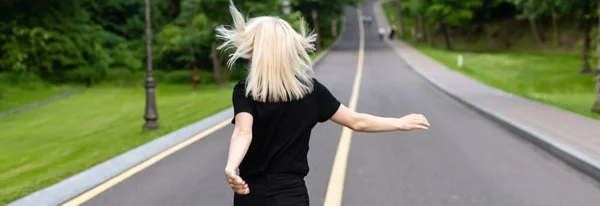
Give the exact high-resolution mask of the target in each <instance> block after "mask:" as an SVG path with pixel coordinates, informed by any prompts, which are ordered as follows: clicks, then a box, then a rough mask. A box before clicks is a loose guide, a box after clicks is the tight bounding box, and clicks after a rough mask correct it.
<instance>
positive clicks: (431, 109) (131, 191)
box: [85, 2, 600, 206]
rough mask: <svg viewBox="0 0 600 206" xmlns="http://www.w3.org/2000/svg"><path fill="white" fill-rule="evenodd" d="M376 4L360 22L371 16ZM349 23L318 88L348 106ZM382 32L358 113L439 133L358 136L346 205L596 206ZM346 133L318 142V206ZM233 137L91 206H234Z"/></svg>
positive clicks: (314, 189) (319, 131)
mask: <svg viewBox="0 0 600 206" xmlns="http://www.w3.org/2000/svg"><path fill="white" fill-rule="evenodd" d="M371 3H372V2H371ZM371 3H369V5H365V6H364V8H363V12H364V13H365V14H368V15H371V16H374V14H373V11H372V4H371ZM346 13H347V18H346V20H347V21H346V29H347V31H346V33H345V35H344V36H343V37H342V38H343V39H342V40H341V42H340V44H339V46H338V47H337V48H334V49H333V51H332V52H331V53H330V54H329V55H328V56H327V57H325V59H323V61H322V62H321V63H320V64H319V65H318V66H317V68H316V73H317V74H316V76H317V78H318V79H319V80H320V81H321V82H323V83H324V84H325V85H326V86H327V87H329V88H330V90H331V91H332V93H333V94H334V95H336V96H337V97H338V98H339V99H340V100H341V101H342V102H344V103H345V104H347V103H348V100H349V98H350V95H351V89H352V83H353V79H354V75H355V70H356V63H357V55H358V51H357V48H358V42H359V39H360V36H359V35H358V23H357V21H356V19H357V16H356V13H355V10H354V9H352V8H347V9H346ZM375 25H376V24H373V25H372V27H366V32H365V33H366V35H365V43H366V45H365V57H364V58H365V59H364V71H363V76H362V84H361V86H360V97H359V100H358V108H357V110H358V111H360V112H367V113H372V114H377V115H385V116H401V115H405V114H408V113H412V112H420V113H423V114H425V115H426V116H428V118H429V119H430V122H431V124H432V127H431V129H430V130H429V131H427V132H422V131H421V132H406V133H385V134H362V133H354V137H353V139H352V144H351V148H350V153H349V156H348V165H347V170H346V171H347V173H346V181H345V186H344V196H343V200H342V202H343V205H349V206H352V205H357V206H364V205H411V206H412V205H426V206H437V205H444V206H447V205H461V206H465V205H486V206H492V205H544V206H551V205H578V206H585V205H590V206H591V205H598V202H600V187H599V185H598V184H597V183H595V182H594V181H593V180H591V179H590V178H587V177H586V176H584V175H582V174H580V173H579V172H577V171H575V170H574V169H572V168H570V167H569V166H567V165H565V164H563V163H562V162H561V161H558V160H556V159H555V158H553V157H551V156H549V155H548V154H547V153H546V152H544V151H542V150H540V149H538V148H537V147H536V146H533V145H531V144H530V143H528V142H526V141H523V140H522V139H521V138H520V137H518V136H516V135H515V134H513V133H511V132H508V131H507V130H505V129H504V128H503V127H501V126H499V125H497V124H495V123H494V122H492V121H490V120H488V119H487V118H485V117H483V116H481V115H479V114H478V113H476V112H474V111H472V110H471V109H469V108H467V107H466V106H463V105H462V104H460V103H458V102H457V101H455V100H454V99H452V98H450V97H448V96H447V95H445V94H443V93H442V92H440V91H439V90H437V89H436V88H434V87H433V86H432V85H431V84H429V83H428V82H427V81H426V80H425V79H423V78H422V77H420V76H419V75H418V74H416V73H415V72H413V71H412V70H411V69H410V68H409V67H408V66H407V63H406V62H404V61H403V60H402V59H401V58H399V56H397V54H396V53H395V52H394V51H393V50H391V49H390V47H388V46H387V45H386V44H385V43H383V42H380V41H379V40H378V37H377V34H376V26H375ZM341 131H342V128H341V127H340V126H338V125H335V124H333V123H325V124H321V125H318V126H317V127H316V128H315V131H314V132H313V136H312V140H311V151H310V154H309V161H310V165H311V172H310V174H309V175H308V177H307V185H308V187H309V191H310V197H311V203H312V205H323V202H324V198H325V192H326V189H327V184H328V180H329V175H330V172H331V167H332V164H333V161H334V160H333V159H334V155H335V152H336V148H337V144H338V141H339V137H340V133H341ZM231 132H232V126H227V127H225V128H224V129H222V130H219V131H217V132H215V133H213V134H211V135H209V136H207V137H205V138H204V139H202V140H200V141H198V142H196V143H194V144H192V145H190V146H188V147H186V148H184V149H182V150H180V151H179V152H176V153H174V154H173V155H171V156H169V157H167V158H165V159H163V160H161V161H160V162H158V163H156V164H155V165H153V166H151V167H149V168H147V169H145V170H143V171H141V172H140V173H137V174H135V175H134V176H132V177H130V178H129V179H126V180H125V181H123V182H121V183H120V184H118V185H116V186H114V187H112V188H110V189H109V190H107V191H106V192H104V193H102V194H100V195H98V196H96V197H95V198H93V199H92V200H90V201H89V202H87V203H86V204H85V205H144V206H150V205H173V206H176V205H207V206H220V205H231V203H232V193H231V191H230V190H229V188H228V187H227V185H226V184H225V181H224V178H223V172H222V169H223V167H224V165H225V160H226V156H227V145H228V141H229V137H230V135H231Z"/></svg>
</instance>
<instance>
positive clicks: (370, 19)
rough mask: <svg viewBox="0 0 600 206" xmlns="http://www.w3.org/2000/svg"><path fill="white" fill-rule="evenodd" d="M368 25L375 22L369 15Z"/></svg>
mask: <svg viewBox="0 0 600 206" xmlns="http://www.w3.org/2000/svg"><path fill="white" fill-rule="evenodd" d="M366 20H367V26H368V27H370V26H371V23H373V18H372V17H371V16H367V19H366Z"/></svg>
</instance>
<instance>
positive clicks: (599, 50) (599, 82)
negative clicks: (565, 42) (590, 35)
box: [592, 0, 600, 113]
mask: <svg viewBox="0 0 600 206" xmlns="http://www.w3.org/2000/svg"><path fill="white" fill-rule="evenodd" d="M597 12H598V15H600V0H598V8H597ZM598 29H599V30H598V31H600V18H599V19H598ZM596 38H597V39H598V40H600V36H598V35H597V37H596ZM596 55H597V59H596V60H597V62H596V71H600V41H596ZM592 112H595V113H600V72H596V100H595V101H594V105H593V106H592Z"/></svg>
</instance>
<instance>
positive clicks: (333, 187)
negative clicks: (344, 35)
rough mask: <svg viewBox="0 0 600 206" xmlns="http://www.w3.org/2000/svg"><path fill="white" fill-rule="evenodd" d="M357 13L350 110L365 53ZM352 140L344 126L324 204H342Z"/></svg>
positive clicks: (353, 101)
mask: <svg viewBox="0 0 600 206" xmlns="http://www.w3.org/2000/svg"><path fill="white" fill-rule="evenodd" d="M356 13H357V15H358V30H359V33H360V43H359V46H358V63H357V66H356V76H355V77H354V85H353V87H352V96H350V103H349V104H348V108H349V109H350V110H352V111H356V104H357V103H358V93H359V90H360V79H361V78H362V70H363V59H364V55H365V37H364V36H365V30H364V25H363V24H362V23H361V17H362V11H361V10H360V7H359V8H357V9H356ZM351 140H352V130H350V129H349V128H347V127H344V129H343V130H342V135H341V137H340V143H339V145H338V148H337V152H336V153H335V159H334V160H333V168H332V169H331V176H330V177H329V185H328V187H327V194H326V195H325V204H324V205H325V206H339V205H342V195H343V193H344V178H345V177H346V164H347V163H348V153H349V152H350V143H351Z"/></svg>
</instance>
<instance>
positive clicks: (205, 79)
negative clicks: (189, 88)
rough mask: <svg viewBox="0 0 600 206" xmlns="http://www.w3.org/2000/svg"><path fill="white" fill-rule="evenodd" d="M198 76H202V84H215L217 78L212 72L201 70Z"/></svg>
mask: <svg viewBox="0 0 600 206" xmlns="http://www.w3.org/2000/svg"><path fill="white" fill-rule="evenodd" d="M198 75H199V76H200V84H215V76H214V75H213V73H212V72H210V71H206V70H200V71H198Z"/></svg>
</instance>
